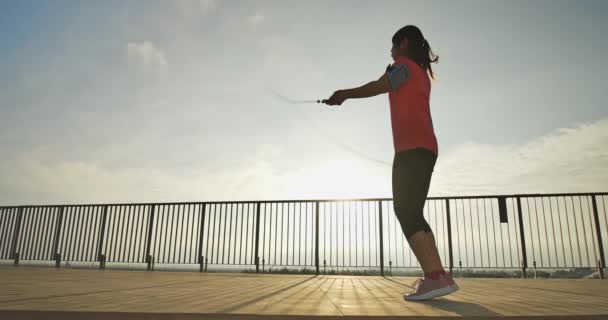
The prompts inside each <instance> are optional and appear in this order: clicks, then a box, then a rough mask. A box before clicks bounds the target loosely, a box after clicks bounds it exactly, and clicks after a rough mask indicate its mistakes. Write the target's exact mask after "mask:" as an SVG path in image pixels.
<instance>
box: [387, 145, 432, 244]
mask: <svg viewBox="0 0 608 320" xmlns="http://www.w3.org/2000/svg"><path fill="white" fill-rule="evenodd" d="M436 162H437V156H436V155H435V153H433V152H432V151H430V150H428V149H423V148H416V149H411V150H406V151H401V152H398V153H396V154H395V159H394V160H393V208H394V210H395V214H396V216H397V220H399V223H400V224H401V229H402V230H403V234H405V238H406V239H409V238H410V237H411V236H412V235H413V234H415V233H416V232H418V231H426V232H431V227H430V226H429V224H428V223H427V222H426V220H425V219H424V215H423V210H424V203H425V201H426V197H427V195H428V192H429V186H430V184H431V176H432V174H433V170H434V168H435V163H436Z"/></svg>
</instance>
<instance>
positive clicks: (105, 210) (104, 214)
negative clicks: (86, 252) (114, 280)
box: [97, 205, 108, 261]
mask: <svg viewBox="0 0 608 320" xmlns="http://www.w3.org/2000/svg"><path fill="white" fill-rule="evenodd" d="M107 217H108V206H107V205H106V206H103V212H102V217H101V219H102V220H101V230H100V232H99V242H98V244H97V261H101V251H102V249H103V242H104V240H105V233H106V222H107Z"/></svg>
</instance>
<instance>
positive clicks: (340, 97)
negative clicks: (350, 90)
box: [321, 90, 348, 106]
mask: <svg viewBox="0 0 608 320" xmlns="http://www.w3.org/2000/svg"><path fill="white" fill-rule="evenodd" d="M346 99H348V94H347V91H346V90H338V91H336V92H334V94H332V95H331V97H329V99H325V100H321V102H322V103H325V104H327V105H330V106H339V105H342V103H343V102H344V101H345V100H346Z"/></svg>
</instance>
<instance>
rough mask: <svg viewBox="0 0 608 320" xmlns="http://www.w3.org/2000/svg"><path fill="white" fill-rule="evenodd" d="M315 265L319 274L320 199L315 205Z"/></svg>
mask: <svg viewBox="0 0 608 320" xmlns="http://www.w3.org/2000/svg"><path fill="white" fill-rule="evenodd" d="M315 267H316V269H317V271H316V274H317V275H319V201H317V202H316V206H315Z"/></svg>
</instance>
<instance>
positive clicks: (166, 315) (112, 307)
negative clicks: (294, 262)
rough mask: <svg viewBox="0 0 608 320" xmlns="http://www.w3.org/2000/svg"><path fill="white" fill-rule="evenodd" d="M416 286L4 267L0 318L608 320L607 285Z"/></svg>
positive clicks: (504, 282)
mask: <svg viewBox="0 0 608 320" xmlns="http://www.w3.org/2000/svg"><path fill="white" fill-rule="evenodd" d="M414 280H415V279H414V278H404V277H386V278H383V277H371V276H370V277H364V276H323V275H321V276H307V275H268V274H264V275H256V274H243V273H188V272H144V271H142V272H140V271H118V270H104V271H100V270H84V269H54V268H34V267H10V266H4V267H0V288H2V289H1V290H0V319H298V318H300V319H321V318H322V319H338V318H340V319H364V318H365V319H369V317H364V316H378V317H381V318H383V319H400V318H413V317H416V318H418V317H437V318H450V319H452V318H454V317H458V318H469V317H475V318H477V319H492V318H498V317H504V316H512V317H514V318H521V319H524V318H529V317H530V316H539V317H540V318H551V319H558V318H563V319H571V318H573V317H574V316H577V317H576V318H578V319H581V318H585V319H604V318H606V319H608V281H606V280H561V279H560V280H547V279H542V280H541V279H538V280H532V279H527V280H523V279H462V280H458V279H457V281H458V283H459V285H460V287H461V290H460V291H459V292H457V293H455V294H453V295H450V296H448V297H445V298H440V299H436V300H433V301H428V302H407V301H404V300H403V297H402V292H404V291H406V290H407V289H408V285H409V284H410V283H411V282H413V281H414ZM387 316H392V317H387Z"/></svg>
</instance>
